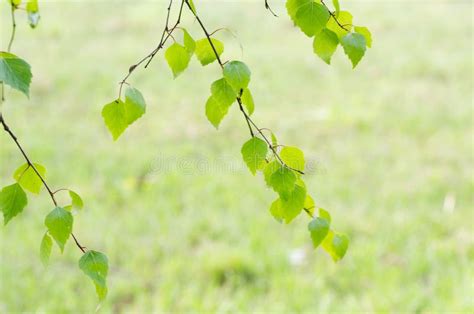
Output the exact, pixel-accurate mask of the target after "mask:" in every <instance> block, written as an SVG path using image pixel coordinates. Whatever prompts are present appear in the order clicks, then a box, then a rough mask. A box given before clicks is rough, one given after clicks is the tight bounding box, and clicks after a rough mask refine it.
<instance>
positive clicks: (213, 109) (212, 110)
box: [206, 96, 229, 129]
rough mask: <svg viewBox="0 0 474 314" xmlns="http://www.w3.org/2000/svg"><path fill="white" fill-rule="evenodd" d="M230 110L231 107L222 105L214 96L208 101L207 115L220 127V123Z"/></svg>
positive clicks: (210, 120)
mask: <svg viewBox="0 0 474 314" xmlns="http://www.w3.org/2000/svg"><path fill="white" fill-rule="evenodd" d="M227 111H229V107H228V106H227V107H225V106H222V105H221V103H220V102H219V101H217V100H216V99H215V98H214V96H210V97H209V98H208V99H207V102H206V117H207V119H208V120H209V122H211V123H212V125H213V126H214V127H215V128H216V129H218V128H219V125H220V123H221V121H222V119H224V117H225V115H226V114H227Z"/></svg>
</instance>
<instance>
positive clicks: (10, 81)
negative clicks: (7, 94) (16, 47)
mask: <svg viewBox="0 0 474 314" xmlns="http://www.w3.org/2000/svg"><path fill="white" fill-rule="evenodd" d="M31 77H32V74H31V67H30V65H29V64H28V63H27V62H26V61H25V60H23V59H20V58H19V57H17V56H15V55H14V54H11V53H9V52H0V81H2V82H3V83H5V84H7V85H9V86H11V87H12V88H14V89H17V90H19V91H21V92H22V93H23V94H25V95H26V96H29V94H30V83H31Z"/></svg>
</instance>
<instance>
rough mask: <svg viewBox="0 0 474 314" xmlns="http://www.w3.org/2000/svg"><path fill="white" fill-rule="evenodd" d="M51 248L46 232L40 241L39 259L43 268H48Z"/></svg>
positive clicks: (51, 243) (49, 238)
mask: <svg viewBox="0 0 474 314" xmlns="http://www.w3.org/2000/svg"><path fill="white" fill-rule="evenodd" d="M52 248H53V240H51V237H50V236H49V235H48V233H47V232H46V233H45V234H44V236H43V239H42V240H41V245H40V259H41V262H42V263H43V265H44V266H48V262H49V257H50V256H51V249H52Z"/></svg>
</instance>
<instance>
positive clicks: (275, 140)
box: [271, 132, 278, 147]
mask: <svg viewBox="0 0 474 314" xmlns="http://www.w3.org/2000/svg"><path fill="white" fill-rule="evenodd" d="M271 137H272V146H273V147H276V146H278V140H277V138H276V135H275V133H273V132H271Z"/></svg>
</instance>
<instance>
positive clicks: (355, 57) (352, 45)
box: [341, 33, 366, 68]
mask: <svg viewBox="0 0 474 314" xmlns="http://www.w3.org/2000/svg"><path fill="white" fill-rule="evenodd" d="M341 44H342V47H343V48H344V52H345V53H346V55H347V56H348V57H349V59H350V60H351V62H352V67H353V68H355V67H356V66H357V64H358V63H359V61H360V60H361V59H362V57H363V56H364V54H365V50H366V43H365V37H364V36H363V35H361V34H358V33H349V34H347V35H346V36H344V37H342V39H341Z"/></svg>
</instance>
